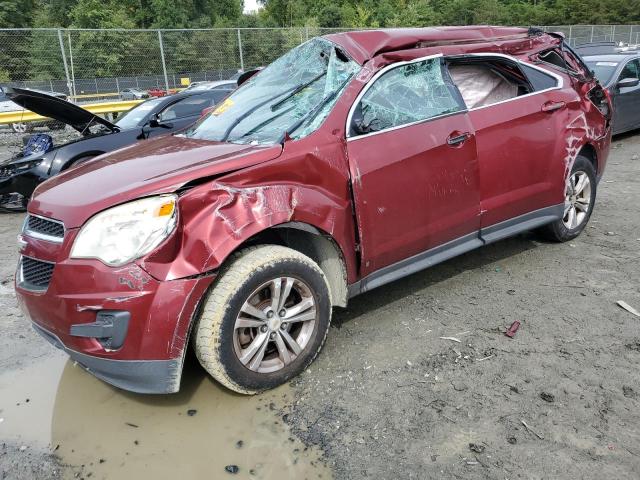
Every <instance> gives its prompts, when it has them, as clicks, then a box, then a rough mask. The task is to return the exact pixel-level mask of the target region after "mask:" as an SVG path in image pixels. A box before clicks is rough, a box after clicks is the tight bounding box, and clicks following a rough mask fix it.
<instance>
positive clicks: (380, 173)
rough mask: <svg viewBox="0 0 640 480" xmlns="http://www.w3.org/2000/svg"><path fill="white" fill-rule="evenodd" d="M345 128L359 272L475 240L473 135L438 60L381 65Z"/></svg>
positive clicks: (476, 196)
mask: <svg viewBox="0 0 640 480" xmlns="http://www.w3.org/2000/svg"><path fill="white" fill-rule="evenodd" d="M349 127H350V132H349V137H348V139H347V140H348V141H347V150H348V156H349V164H350V169H351V177H352V182H353V190H354V197H355V202H356V214H357V219H358V224H359V230H360V237H361V238H360V241H361V248H362V252H361V255H362V258H363V264H362V274H363V275H367V274H369V273H371V272H373V271H375V270H378V269H381V268H383V267H386V266H389V265H391V264H394V263H396V262H399V261H400V260H403V259H406V258H407V257H411V256H412V255H416V254H418V253H422V252H425V251H427V250H429V249H432V248H433V247H436V246H438V245H441V244H444V243H446V242H449V241H451V240H454V239H460V238H461V237H463V236H465V235H468V234H472V236H475V237H476V238H477V232H478V228H479V194H478V162H477V157H476V145H475V136H474V132H473V128H472V126H471V122H470V120H469V116H468V115H467V113H466V111H465V107H464V102H463V101H462V98H461V97H460V95H459V93H458V92H457V89H456V88H455V86H453V84H452V82H451V81H450V78H449V76H448V74H447V72H446V68H445V67H444V64H443V62H442V58H441V57H435V58H434V57H431V58H427V59H422V60H419V61H414V62H409V63H407V62H402V63H399V64H394V65H392V66H390V67H386V68H384V69H383V70H381V71H380V72H379V73H378V74H376V75H375V76H374V77H373V79H372V80H371V81H370V82H369V84H368V85H367V86H366V87H365V89H364V90H363V91H362V92H361V94H360V95H359V96H358V99H357V100H356V102H355V104H354V107H353V109H352V114H351V115H350V126H349Z"/></svg>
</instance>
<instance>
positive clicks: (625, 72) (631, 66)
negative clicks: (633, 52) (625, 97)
mask: <svg viewBox="0 0 640 480" xmlns="http://www.w3.org/2000/svg"><path fill="white" fill-rule="evenodd" d="M623 78H640V60H637V59H636V60H631V61H630V62H629V63H627V64H626V65H625V66H624V68H623V69H622V72H620V76H619V77H618V80H622V79H623Z"/></svg>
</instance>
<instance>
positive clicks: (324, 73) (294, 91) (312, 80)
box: [271, 70, 327, 112]
mask: <svg viewBox="0 0 640 480" xmlns="http://www.w3.org/2000/svg"><path fill="white" fill-rule="evenodd" d="M326 74H327V71H326V70H325V71H324V72H322V73H321V74H319V75H316V76H315V77H313V78H312V79H311V80H309V81H308V82H306V83H302V84H300V85H298V86H297V87H295V89H294V90H293V91H292V92H291V93H290V94H289V95H287V96H286V97H284V98H283V99H282V100H279V101H278V102H276V103H274V104H273V105H271V111H272V112H273V111H275V110H276V109H277V108H278V107H279V106H280V105H282V104H283V103H284V102H286V101H287V100H289V99H290V98H291V97H294V96H296V95H297V94H298V93H300V92H301V91H302V90H304V89H305V88H307V87H308V86H309V85H312V84H314V83H315V82H317V81H318V80H320V79H321V78H322V77H324V76H325V75H326Z"/></svg>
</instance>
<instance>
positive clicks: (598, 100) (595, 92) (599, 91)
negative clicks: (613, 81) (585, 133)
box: [587, 84, 611, 119]
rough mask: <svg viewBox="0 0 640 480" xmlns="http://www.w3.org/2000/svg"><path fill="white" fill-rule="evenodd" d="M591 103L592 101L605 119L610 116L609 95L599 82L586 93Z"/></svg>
mask: <svg viewBox="0 0 640 480" xmlns="http://www.w3.org/2000/svg"><path fill="white" fill-rule="evenodd" d="M587 96H588V97H589V100H591V103H593V104H594V105H595V106H596V108H597V109H598V110H600V113H602V115H604V116H605V117H606V118H607V119H609V118H611V97H610V96H609V92H607V90H606V89H604V88H602V86H601V85H600V84H597V85H596V86H595V87H593V88H592V89H591V90H589V93H588V94H587Z"/></svg>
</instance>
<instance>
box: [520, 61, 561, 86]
mask: <svg viewBox="0 0 640 480" xmlns="http://www.w3.org/2000/svg"><path fill="white" fill-rule="evenodd" d="M520 68H522V71H523V73H524V74H525V75H526V76H527V78H528V79H529V83H530V84H531V86H532V87H533V90H534V91H535V92H539V91H540V90H547V89H549V88H555V87H557V86H558V81H557V80H556V79H555V78H554V77H552V76H551V75H548V74H546V73H544V72H541V71H540V70H538V69H537V68H533V67H530V66H529V65H524V64H521V65H520Z"/></svg>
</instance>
